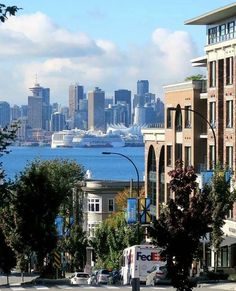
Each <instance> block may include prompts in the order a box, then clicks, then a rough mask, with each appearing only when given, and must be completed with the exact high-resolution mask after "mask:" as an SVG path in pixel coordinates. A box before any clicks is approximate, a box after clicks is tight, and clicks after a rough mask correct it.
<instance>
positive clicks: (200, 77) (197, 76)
mask: <svg viewBox="0 0 236 291" xmlns="http://www.w3.org/2000/svg"><path fill="white" fill-rule="evenodd" d="M205 78H206V77H205V76H203V75H201V74H198V75H193V76H189V77H186V78H185V81H191V80H192V81H199V80H204V79H205Z"/></svg>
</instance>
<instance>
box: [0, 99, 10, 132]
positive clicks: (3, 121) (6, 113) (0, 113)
mask: <svg viewBox="0 0 236 291" xmlns="http://www.w3.org/2000/svg"><path fill="white" fill-rule="evenodd" d="M9 123H10V105H9V103H7V102H6V101H0V127H5V126H6V125H8V124H9Z"/></svg>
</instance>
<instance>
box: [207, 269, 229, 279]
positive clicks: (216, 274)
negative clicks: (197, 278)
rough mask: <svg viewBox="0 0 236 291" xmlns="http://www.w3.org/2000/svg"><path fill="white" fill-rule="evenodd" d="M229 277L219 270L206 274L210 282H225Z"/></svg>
mask: <svg viewBox="0 0 236 291" xmlns="http://www.w3.org/2000/svg"><path fill="white" fill-rule="evenodd" d="M228 277H229V274H226V273H224V271H223V270H219V271H216V272H213V271H209V272H207V278H208V279H210V280H227V279H228Z"/></svg>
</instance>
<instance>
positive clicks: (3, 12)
mask: <svg viewBox="0 0 236 291" xmlns="http://www.w3.org/2000/svg"><path fill="white" fill-rule="evenodd" d="M20 9H22V8H19V7H17V6H6V5H4V4H1V3H0V21H1V22H5V21H6V20H7V18H8V16H13V15H16V12H17V11H18V10H20Z"/></svg>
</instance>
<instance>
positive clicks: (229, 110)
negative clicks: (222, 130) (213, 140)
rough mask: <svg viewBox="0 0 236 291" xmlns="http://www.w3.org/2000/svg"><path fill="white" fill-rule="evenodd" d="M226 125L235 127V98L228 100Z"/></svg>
mask: <svg viewBox="0 0 236 291" xmlns="http://www.w3.org/2000/svg"><path fill="white" fill-rule="evenodd" d="M226 127H227V128H232V127H233V100H228V101H226Z"/></svg>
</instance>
